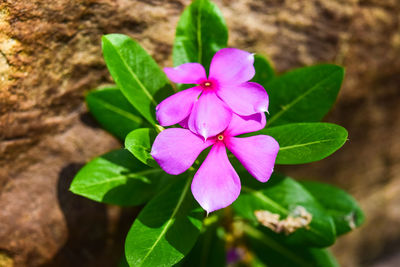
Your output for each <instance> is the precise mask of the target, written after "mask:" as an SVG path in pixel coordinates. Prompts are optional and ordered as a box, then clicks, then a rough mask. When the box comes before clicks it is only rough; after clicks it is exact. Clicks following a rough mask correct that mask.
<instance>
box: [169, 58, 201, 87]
mask: <svg viewBox="0 0 400 267" xmlns="http://www.w3.org/2000/svg"><path fill="white" fill-rule="evenodd" d="M164 72H165V74H166V75H167V77H168V79H170V80H171V81H173V82H175V83H189V84H191V83H193V84H199V83H200V81H202V80H205V79H207V75H206V71H205V70H204V67H203V66H202V65H201V64H199V63H185V64H182V65H179V66H177V67H174V68H164Z"/></svg>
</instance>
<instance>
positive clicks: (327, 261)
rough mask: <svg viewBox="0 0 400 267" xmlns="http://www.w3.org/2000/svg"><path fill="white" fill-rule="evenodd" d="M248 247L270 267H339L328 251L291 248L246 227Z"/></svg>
mask: <svg viewBox="0 0 400 267" xmlns="http://www.w3.org/2000/svg"><path fill="white" fill-rule="evenodd" d="M243 231H244V233H245V238H246V240H247V243H248V246H249V247H250V249H251V250H252V251H253V253H255V255H256V257H257V258H258V259H259V260H260V261H262V262H263V263H265V264H266V266H270V267H278V266H279V267H292V266H298V267H336V266H339V264H338V263H337V261H336V260H335V258H334V257H333V256H332V254H331V253H330V252H329V251H328V250H324V249H316V248H307V247H298V246H290V245H287V244H284V243H282V242H279V240H277V239H276V238H275V236H273V235H271V234H268V233H265V232H264V231H260V230H259V229H257V228H255V227H252V226H249V225H245V226H244V227H243Z"/></svg>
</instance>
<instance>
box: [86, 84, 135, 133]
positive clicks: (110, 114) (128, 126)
mask: <svg viewBox="0 0 400 267" xmlns="http://www.w3.org/2000/svg"><path fill="white" fill-rule="evenodd" d="M86 103H87V105H88V108H89V110H90V112H91V113H92V114H93V116H94V117H95V118H96V120H97V121H98V122H99V123H100V124H101V126H103V128H104V129H106V130H107V131H108V132H110V133H111V134H113V135H115V136H116V137H117V138H119V139H120V140H124V139H125V136H126V135H127V134H128V133H129V132H130V131H132V130H133V129H136V128H138V127H139V126H140V125H141V124H142V123H143V119H142V117H141V116H140V115H139V113H138V112H137V111H136V110H135V109H134V108H133V107H132V105H131V104H130V103H129V102H128V100H126V98H125V97H124V95H123V94H122V93H121V91H120V90H119V89H118V88H117V87H115V86H112V87H104V88H99V89H96V90H93V91H91V92H89V93H88V94H87V95H86Z"/></svg>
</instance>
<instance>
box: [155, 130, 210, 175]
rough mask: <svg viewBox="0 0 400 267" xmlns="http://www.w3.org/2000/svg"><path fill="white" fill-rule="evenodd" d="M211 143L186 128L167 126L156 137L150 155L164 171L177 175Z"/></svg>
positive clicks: (191, 163) (190, 164)
mask: <svg viewBox="0 0 400 267" xmlns="http://www.w3.org/2000/svg"><path fill="white" fill-rule="evenodd" d="M212 144H213V142H212V141H211V140H209V141H206V142H204V140H203V139H202V138H201V137H200V136H198V135H195V134H194V133H192V132H191V131H189V130H187V129H181V128H169V129H166V130H164V131H162V132H161V133H160V134H159V135H158V136H157V137H156V140H155V141H154V143H153V147H152V148H151V155H152V156H153V158H154V159H155V160H156V161H157V163H158V164H159V165H160V167H161V168H162V169H163V170H164V171H165V172H167V173H169V174H173V175H177V174H180V173H183V172H184V171H186V170H187V169H188V168H189V167H190V166H192V165H193V162H194V161H195V160H196V158H197V156H198V155H199V154H200V153H201V151H203V150H204V149H206V148H207V147H209V146H210V145H212Z"/></svg>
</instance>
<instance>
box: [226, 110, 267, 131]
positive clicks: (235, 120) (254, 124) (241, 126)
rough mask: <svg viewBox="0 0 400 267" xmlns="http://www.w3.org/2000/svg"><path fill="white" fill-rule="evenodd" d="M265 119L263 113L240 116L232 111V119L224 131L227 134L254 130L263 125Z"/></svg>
mask: <svg viewBox="0 0 400 267" xmlns="http://www.w3.org/2000/svg"><path fill="white" fill-rule="evenodd" d="M266 122H267V120H266V118H265V114H264V113H263V112H262V113H256V114H253V115H250V116H240V115H237V114H235V113H232V120H231V122H230V123H229V126H228V128H226V130H225V133H226V134H228V135H229V136H236V135H239V134H245V133H251V132H256V131H259V130H261V129H263V128H264V127H265V124H266Z"/></svg>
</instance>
